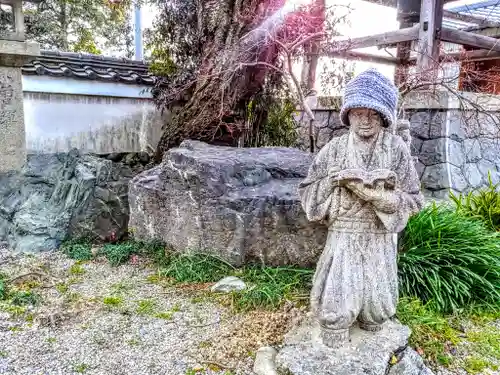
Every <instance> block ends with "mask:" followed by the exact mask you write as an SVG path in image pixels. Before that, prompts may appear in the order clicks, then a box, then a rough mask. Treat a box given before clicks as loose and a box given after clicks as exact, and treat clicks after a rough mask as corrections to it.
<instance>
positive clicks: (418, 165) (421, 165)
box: [415, 160, 425, 179]
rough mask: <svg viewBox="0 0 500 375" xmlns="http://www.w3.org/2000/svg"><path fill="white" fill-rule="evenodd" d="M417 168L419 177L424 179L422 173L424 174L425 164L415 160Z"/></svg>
mask: <svg viewBox="0 0 500 375" xmlns="http://www.w3.org/2000/svg"><path fill="white" fill-rule="evenodd" d="M415 169H416V170H417V173H418V178H420V179H422V175H423V173H424V170H425V165H423V164H422V163H421V162H419V161H418V160H415Z"/></svg>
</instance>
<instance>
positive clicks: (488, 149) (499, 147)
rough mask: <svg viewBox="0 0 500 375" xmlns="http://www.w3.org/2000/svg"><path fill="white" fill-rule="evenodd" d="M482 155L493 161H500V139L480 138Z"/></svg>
mask: <svg viewBox="0 0 500 375" xmlns="http://www.w3.org/2000/svg"><path fill="white" fill-rule="evenodd" d="M479 145H480V147H481V155H482V156H483V158H484V159H486V160H488V161H491V162H492V163H496V162H500V140H498V139H491V138H480V142H479Z"/></svg>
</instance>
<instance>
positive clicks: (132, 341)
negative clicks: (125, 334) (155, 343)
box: [127, 339, 141, 346]
mask: <svg viewBox="0 0 500 375" xmlns="http://www.w3.org/2000/svg"><path fill="white" fill-rule="evenodd" d="M140 343H141V342H140V341H139V340H138V339H130V340H127V344H129V345H130V346H137V345H139V344H140Z"/></svg>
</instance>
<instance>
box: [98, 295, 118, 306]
mask: <svg viewBox="0 0 500 375" xmlns="http://www.w3.org/2000/svg"><path fill="white" fill-rule="evenodd" d="M102 302H103V303H104V304H105V305H106V306H108V307H116V306H119V305H121V304H122V303H123V298H122V297H117V296H108V297H104V298H103V300H102Z"/></svg>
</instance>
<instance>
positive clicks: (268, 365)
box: [253, 346, 278, 375]
mask: <svg viewBox="0 0 500 375" xmlns="http://www.w3.org/2000/svg"><path fill="white" fill-rule="evenodd" d="M276 354H277V351H276V350H275V349H274V348H272V347H270V346H264V347H262V348H260V349H259V350H257V353H256V355H255V362H254V365H253V372H254V373H255V374H256V375H277V374H278V372H277V370H276V366H275V364H274V360H275V358H276Z"/></svg>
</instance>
